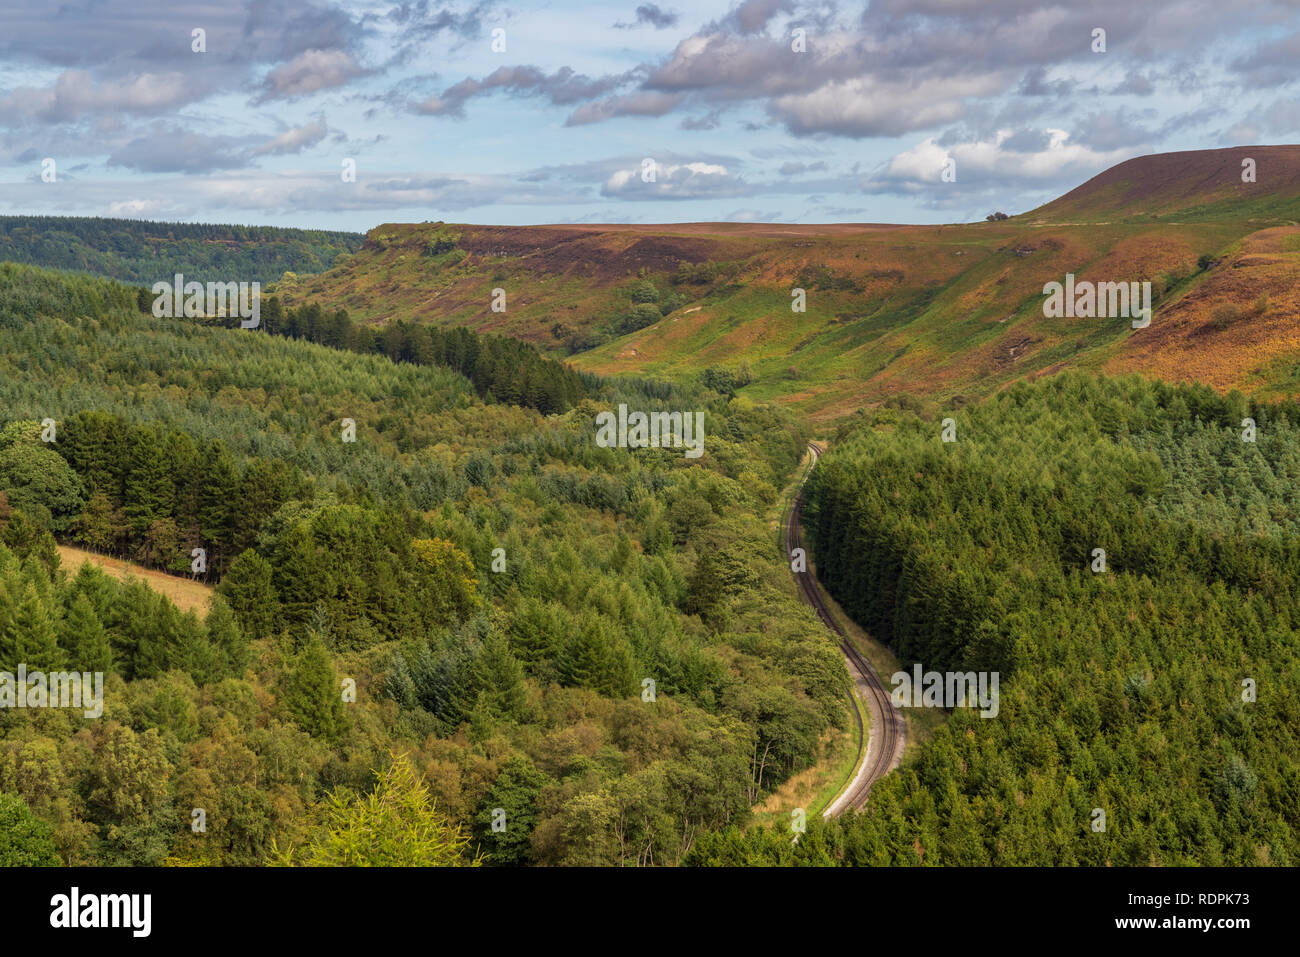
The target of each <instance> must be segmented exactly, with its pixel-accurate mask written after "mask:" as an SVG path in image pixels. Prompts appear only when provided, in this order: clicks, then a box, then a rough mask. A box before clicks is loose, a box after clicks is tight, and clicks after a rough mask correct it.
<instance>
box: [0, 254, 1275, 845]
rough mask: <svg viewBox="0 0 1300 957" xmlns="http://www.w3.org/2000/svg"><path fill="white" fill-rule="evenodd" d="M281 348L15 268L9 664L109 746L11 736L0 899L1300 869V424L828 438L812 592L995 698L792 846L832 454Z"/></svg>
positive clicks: (1020, 393) (1033, 404) (366, 345)
mask: <svg viewBox="0 0 1300 957" xmlns="http://www.w3.org/2000/svg"><path fill="white" fill-rule="evenodd" d="M264 316H270V322H268V323H267V327H266V328H264V329H259V330H243V329H238V328H225V327H224V326H223V325H222V324H220V323H218V322H207V321H194V320H173V319H157V318H154V317H153V316H152V315H151V314H149V313H148V312H146V311H142V308H141V300H140V294H139V292H138V290H137V289H135V288H132V287H130V286H124V285H120V284H118V283H115V282H111V281H108V280H103V279H94V278H90V277H83V276H76V275H72V274H67V273H56V272H51V271H46V270H41V269H36V268H32V267H27V266H19V265H13V264H0V410H3V412H2V414H0V672H14V671H15V669H16V668H17V667H18V666H19V665H20V664H24V665H26V666H27V667H28V668H29V669H35V668H43V669H46V670H58V669H65V668H66V669H75V670H78V671H101V672H103V673H104V674H105V676H106V682H105V689H104V711H103V715H102V717H99V718H87V717H85V716H84V715H83V714H82V713H81V712H80V711H76V710H68V709H55V708H46V709H28V710H17V709H8V708H6V709H0V823H3V824H4V829H3V830H4V832H5V834H7V835H11V837H6V838H0V863H22V864H32V863H37V864H55V863H68V864H172V865H193V864H270V865H281V866H293V865H302V864H306V865H320V864H451V865H466V866H505V865H518V864H540V865H672V864H687V865H701V866H718V865H742V864H744V865H753V864H797V865H803V864H809V865H859V866H861V865H904V864H906V865H915V864H925V865H933V864H939V865H950V864H961V865H967V864H1004V865H1005V864H1083V865H1097V866H1101V865H1176V864H1200V865H1217V864H1225V865H1242V864H1246V865H1263V864H1279V865H1289V864H1293V863H1294V862H1296V861H1297V859H1300V857H1298V855H1300V847H1298V846H1297V837H1296V835H1297V824H1298V823H1300V822H1298V821H1297V815H1298V814H1300V760H1298V759H1300V741H1297V732H1296V728H1297V727H1300V694H1298V693H1297V691H1296V689H1297V687H1300V648H1298V646H1297V644H1296V641H1295V635H1296V630H1297V625H1298V623H1300V537H1298V536H1297V532H1298V531H1300V491H1298V489H1300V442H1297V439H1298V438H1300V407H1297V405H1296V404H1295V403H1281V404H1264V403H1260V402H1256V401H1252V400H1248V399H1246V398H1244V397H1243V396H1241V395H1239V394H1237V393H1229V394H1227V395H1220V394H1218V393H1216V392H1214V391H1212V390H1210V389H1208V388H1205V387H1200V386H1170V385H1165V384H1161V383H1158V382H1152V381H1149V380H1144V379H1140V378H1106V377H1098V376H1093V375H1088V374H1084V373H1079V372H1068V373H1063V374H1060V375H1057V376H1054V377H1050V378H1044V379H1041V380H1039V381H1037V382H1034V383H1032V384H1028V383H1020V384H1016V385H1013V386H1011V387H1009V388H1007V389H1005V390H1003V391H1002V392H999V393H997V394H996V395H993V396H991V397H989V398H987V399H984V400H981V401H979V402H977V403H973V404H970V403H965V402H955V403H952V405H951V406H950V407H944V406H943V405H942V404H941V403H940V402H938V401H937V400H934V399H918V398H913V397H909V396H904V395H900V396H896V397H894V398H891V399H890V400H888V401H887V402H885V403H884V404H883V405H881V406H880V407H877V408H873V409H870V410H863V411H861V412H860V413H858V414H857V415H855V416H853V417H851V418H850V419H849V420H848V421H847V422H845V423H844V424H843V425H842V426H840V427H839V429H838V431H837V432H836V433H835V434H834V435H833V436H831V441H830V443H829V445H830V451H829V453H828V454H827V455H825V456H824V457H823V459H822V461H821V463H820V464H819V465H818V467H817V468H816V469H815V470H814V471H813V473H812V477H811V479H810V481H809V485H808V487H807V492H806V501H805V505H804V523H805V527H806V532H807V534H808V536H809V538H810V540H811V541H810V544H811V550H812V555H813V557H814V559H815V562H816V568H817V573H818V575H819V577H820V579H821V580H822V581H823V582H824V583H825V585H826V586H827V587H828V588H829V590H830V591H831V592H832V594H833V595H834V596H835V597H836V598H837V599H838V601H839V602H840V604H841V606H842V608H843V609H844V610H845V611H846V612H847V613H848V614H850V615H851V616H852V617H853V618H854V619H855V620H856V621H857V622H858V623H859V624H861V625H862V626H863V627H864V628H865V629H866V630H867V631H868V632H869V633H870V634H871V635H872V636H874V637H875V638H877V639H879V640H880V641H882V642H884V643H885V644H887V645H888V646H889V647H890V648H891V649H892V650H893V651H894V653H895V654H896V655H897V657H898V659H899V661H900V664H901V665H902V666H904V667H906V668H910V667H911V665H912V664H914V663H917V664H921V665H922V666H923V667H924V668H926V669H928V670H939V671H945V670H947V671H963V672H964V671H977V672H980V671H995V672H997V673H998V674H999V675H1000V678H1001V688H1000V701H999V708H998V709H997V714H996V716H995V717H992V718H988V719H985V718H981V717H980V714H979V712H978V711H975V710H971V709H965V708H957V709H954V710H953V711H952V712H951V713H949V714H948V715H947V717H946V718H945V719H944V720H943V721H942V722H941V723H940V724H938V725H937V726H936V728H935V729H934V730H933V731H932V733H931V734H929V735H928V736H926V737H925V738H924V739H923V740H922V741H921V742H920V743H919V745H917V746H915V747H914V753H909V756H908V757H907V759H906V760H905V762H904V764H903V766H902V767H901V768H900V769H898V770H897V771H896V772H894V773H892V774H890V775H888V776H887V777H885V778H884V779H882V780H881V781H879V782H878V783H877V784H876V785H875V786H874V788H873V791H872V797H871V800H870V802H869V804H868V805H867V807H866V809H865V810H864V811H862V812H861V813H856V814H853V813H850V814H846V815H845V816H842V817H840V818H836V819H834V820H830V821H825V820H822V819H821V818H820V816H818V815H809V822H808V830H807V832H806V833H804V834H801V835H799V840H798V841H792V839H791V834H790V832H789V828H788V825H784V826H769V825H766V824H763V823H762V822H761V821H759V820H758V819H757V817H756V815H755V814H754V808H755V807H756V806H757V805H759V804H761V803H762V802H763V801H764V800H765V799H766V798H767V797H768V796H770V795H772V794H773V792H774V791H775V790H776V789H777V788H779V787H780V786H781V785H782V784H783V783H784V782H787V781H789V779H790V778H791V777H792V776H794V775H797V774H799V773H800V772H801V771H804V770H806V769H809V768H811V767H812V766H813V765H814V764H816V763H817V762H818V761H820V760H822V759H823V757H824V748H823V744H824V741H825V740H826V736H827V734H828V733H829V732H830V731H831V730H833V729H844V728H847V727H849V724H850V721H851V718H850V716H849V714H848V712H847V709H846V700H847V699H846V691H847V689H848V675H847V672H846V669H845V666H844V662H843V659H842V658H841V656H840V654H839V652H838V650H837V649H836V647H835V645H834V643H833V641H832V640H831V638H830V636H829V635H828V633H827V632H826V630H825V629H824V628H823V627H822V626H821V625H820V624H819V622H818V621H817V620H816V619H815V618H814V617H813V615H812V614H811V612H810V611H809V610H808V609H807V608H805V607H804V606H803V605H802V604H801V603H800V601H799V600H798V598H797V597H796V593H795V591H794V588H793V585H792V583H791V578H790V569H789V566H788V565H787V564H786V563H785V561H784V560H783V559H782V556H781V555H780V554H779V553H778V552H777V550H776V549H775V548H774V536H773V524H772V521H773V520H774V516H775V514H776V512H777V510H778V507H779V501H778V500H779V498H780V492H779V490H781V489H784V488H786V487H787V486H788V484H789V483H790V481H791V480H792V478H793V476H794V473H795V470H796V467H797V465H798V463H799V462H800V460H801V457H802V455H803V451H804V447H805V443H806V440H807V438H808V430H807V427H806V425H804V424H803V423H801V422H800V421H799V420H798V419H797V418H795V417H794V416H793V415H792V414H791V413H789V412H787V411H784V410H781V409H780V408H776V407H773V406H765V405H758V404H755V403H754V402H752V401H750V400H748V399H746V398H745V396H744V395H743V392H741V391H740V389H741V384H742V379H740V378H737V375H736V374H733V373H732V372H729V371H728V370H725V369H713V370H711V371H710V374H707V375H701V376H699V377H698V378H697V379H696V380H695V381H690V382H678V383H665V382H657V381H650V380H645V379H635V378H627V379H617V380H615V379H602V378H598V377H595V376H590V375H583V376H578V375H577V374H575V373H571V372H570V371H569V370H568V369H567V367H565V366H564V365H563V364H562V363H558V362H555V361H554V360H549V359H544V358H543V357H541V356H540V355H538V354H537V353H536V352H535V351H534V350H532V349H531V348H530V347H526V346H522V345H519V344H517V343H510V342H508V340H499V339H495V338H493V337H478V336H474V335H473V334H471V333H468V332H457V331H447V330H432V329H427V328H424V327H414V326H408V325H394V326H390V327H385V328H371V327H368V326H362V325H358V324H354V323H353V322H352V321H351V320H350V319H348V317H347V315H346V313H345V312H343V311H342V310H338V311H335V312H333V313H331V312H329V311H327V310H322V309H321V308H319V307H318V306H307V307H302V308H299V309H292V310H281V309H278V308H274V307H272V308H268V309H267V310H265V311H264ZM510 383H514V384H515V386H516V388H514V389H510V388H507V385H508V384H510ZM525 383H533V384H534V385H535V386H536V388H534V389H532V390H530V389H528V388H520V387H519V386H520V385H521V384H525ZM620 402H625V403H627V404H628V405H629V407H632V408H638V409H644V410H647V411H652V410H665V411H667V410H672V409H686V408H689V409H703V410H704V411H705V413H706V414H707V416H708V417H709V422H710V427H709V439H708V442H707V443H706V446H705V455H704V456H703V457H702V458H701V459H699V460H690V459H685V458H684V457H683V456H681V455H680V454H675V453H674V452H673V450H671V449H637V450H628V449H615V448H602V447H600V446H599V445H597V443H596V442H595V416H596V414H597V412H599V411H600V410H601V409H604V408H609V407H611V406H613V405H616V404H617V403H620ZM349 423H350V426H349ZM51 428H53V432H51V431H50V429H51ZM350 430H351V431H350ZM947 439H951V441H947ZM59 543H64V544H74V545H78V546H81V547H83V548H87V549H90V550H91V551H94V552H98V553H101V554H104V555H109V556H114V557H119V558H126V559H129V560H131V561H134V562H137V563H139V564H141V565H144V566H147V567H150V568H155V569H160V570H164V571H168V572H171V573H173V574H180V575H187V576H190V577H195V578H198V579H199V580H201V581H204V582H207V583H209V584H211V585H212V586H214V595H213V598H212V600H211V604H210V608H209V610H208V611H207V612H206V614H197V613H195V612H182V611H180V610H179V609H178V608H176V606H174V605H173V604H171V602H170V601H169V600H168V599H167V598H165V597H163V596H162V595H160V594H157V593H155V592H153V591H151V590H150V589H149V588H148V587H147V586H146V585H145V584H144V583H143V582H141V581H138V580H128V581H125V582H121V581H117V580H116V579H113V578H110V577H109V576H108V575H106V574H105V573H103V572H102V571H99V570H96V569H95V568H94V567H93V566H89V565H87V566H83V567H81V568H69V567H64V566H63V565H62V564H61V559H60V557H59V553H58V551H57V550H56V545H57V544H59ZM196 550H201V551H202V554H203V556H204V559H205V562H204V564H203V566H202V568H201V569H200V570H196V569H195V567H194V565H193V556H194V555H195V551H196ZM1099 815H1100V817H1099ZM1099 821H1100V822H1101V826H1100V827H1099V826H1098V822H1099ZM197 823H201V824H202V827H198V826H197ZM412 835H415V836H412Z"/></svg>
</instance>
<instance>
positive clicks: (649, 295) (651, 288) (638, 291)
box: [628, 279, 659, 303]
mask: <svg viewBox="0 0 1300 957" xmlns="http://www.w3.org/2000/svg"><path fill="white" fill-rule="evenodd" d="M628 295H629V296H630V297H631V298H632V301H633V302H641V303H645V302H658V301H659V290H658V289H656V288H655V284H654V283H652V282H651V281H650V280H649V279H643V280H641V281H640V282H638V283H637V284H636V285H634V286H633V287H632V288H631V289H630V290H629V291H628Z"/></svg>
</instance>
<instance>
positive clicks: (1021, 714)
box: [689, 373, 1300, 866]
mask: <svg viewBox="0 0 1300 957" xmlns="http://www.w3.org/2000/svg"><path fill="white" fill-rule="evenodd" d="M893 405H894V406H895V407H894V408H883V409H881V410H879V411H877V412H876V413H874V414H873V415H871V416H869V417H865V416H864V417H863V418H864V421H862V422H860V423H857V424H854V425H851V426H848V427H846V428H845V429H844V430H843V432H842V434H841V436H840V442H839V443H838V448H837V450H836V451H834V452H832V453H831V454H830V455H828V456H827V458H826V460H825V461H824V462H823V463H822V465H821V466H819V468H818V469H817V471H816V472H815V473H814V475H813V477H812V479H811V481H810V488H809V501H808V504H807V507H806V512H805V514H806V520H807V522H808V525H809V527H810V531H811V532H812V534H813V538H814V542H815V545H814V549H815V552H816V555H817V558H818V561H819V572H820V577H821V579H822V581H823V582H825V583H826V585H827V587H828V588H829V589H830V591H831V592H832V594H834V595H835V596H836V597H837V598H838V599H839V600H840V601H841V602H842V604H843V607H844V609H845V610H846V611H847V612H849V613H850V614H851V615H852V616H853V617H854V619H855V620H857V621H859V622H861V623H862V625H863V626H864V627H865V628H867V629H868V631H870V632H871V634H873V635H875V636H878V637H879V638H880V639H882V640H884V641H886V642H887V643H888V644H890V646H891V647H892V648H894V649H895V650H896V652H897V654H898V656H899V658H900V660H902V661H903V662H905V663H908V664H910V663H911V662H920V663H922V664H924V665H925V667H926V668H930V667H933V668H935V669H938V670H940V671H956V672H966V671H996V672H999V673H1000V674H1001V677H1002V687H1001V693H1000V712H999V714H998V715H997V717H996V718H995V719H992V720H986V719H983V718H981V716H980V713H979V712H978V711H975V710H971V709H967V708H956V709H954V710H953V712H952V714H951V716H950V717H949V718H948V720H947V721H946V723H945V724H944V726H943V727H941V728H940V729H939V730H938V731H937V732H936V734H935V735H934V737H933V739H931V740H930V741H928V742H927V744H926V746H925V747H924V748H922V749H921V750H920V751H919V753H918V754H917V756H916V759H915V760H914V761H911V762H909V763H907V764H905V765H904V767H903V768H902V769H901V770H900V772H899V773H897V774H895V775H891V776H889V777H887V778H885V779H884V780H882V781H881V782H879V783H878V784H877V785H876V786H875V788H874V789H873V791H872V797H871V802H870V804H869V806H868V807H867V809H866V812H865V813H864V814H861V815H858V816H856V817H850V818H840V819H837V820H835V821H833V822H830V823H824V822H821V821H818V822H816V824H815V825H810V828H809V832H808V834H807V835H805V837H804V839H803V840H801V841H800V842H799V843H798V845H791V843H790V842H789V840H788V839H786V838H784V837H783V836H781V835H779V834H775V833H773V832H770V831H764V830H761V829H757V830H751V831H750V832H748V833H747V834H745V835H742V834H741V833H740V832H739V831H738V830H736V829H734V828H732V829H729V830H728V831H726V832H724V833H721V834H713V835H710V836H709V837H707V838H705V839H703V840H702V841H700V842H699V843H697V845H696V846H695V848H693V849H692V851H691V854H690V855H689V859H690V860H691V861H692V862H694V863H709V864H718V863H730V864H738V863H750V864H752V863H850V864H861V865H870V864H955V865H978V864H1080V865H1138V866H1155V865H1188V864H1199V865H1258V864H1278V865H1293V864H1295V863H1296V862H1297V860H1298V855H1300V843H1298V842H1297V833H1300V831H1298V829H1297V825H1298V824H1300V737H1298V736H1297V728H1300V696H1298V695H1297V693H1296V688H1297V681H1298V680H1300V646H1297V644H1296V641H1295V635H1296V630H1297V627H1300V538H1297V536H1296V532H1297V522H1298V521H1300V491H1298V490H1300V483H1298V480H1300V441H1298V440H1300V409H1298V408H1297V406H1296V404H1295V403H1286V404H1277V405H1261V404H1258V403H1254V402H1248V401H1247V400H1246V399H1244V398H1243V397H1242V396H1240V395H1239V394H1229V395H1227V396H1222V395H1219V394H1216V393H1215V392H1213V391H1211V390H1210V389H1207V388H1204V387H1170V386H1165V385H1161V384H1157V383H1151V382H1148V381H1144V380H1141V379H1137V378H1124V379H1099V378H1095V377H1090V376H1086V375H1083V374H1078V373H1066V374H1063V375H1061V376H1058V377H1055V378H1052V379H1048V380H1044V381H1040V382H1038V383H1035V384H1033V385H1025V384H1020V385H1016V386H1013V387H1012V388H1010V389H1008V390H1007V391H1005V392H1003V393H1001V394H999V395H998V396H996V397H995V398H992V399H989V400H987V401H985V402H983V403H980V404H978V405H974V406H969V407H966V408H963V409H961V410H958V411H955V412H951V413H945V417H948V416H951V418H952V420H953V422H952V424H953V425H954V426H955V430H954V433H953V434H952V441H949V442H944V441H943V439H942V430H941V425H940V422H939V421H938V419H937V418H935V419H927V418H923V417H921V416H919V415H917V414H916V412H915V411H912V410H911V409H910V408H909V403H908V402H906V401H901V402H897V403H893ZM1099 550H1100V551H1099ZM1103 553H1104V554H1103ZM1098 809H1100V810H1101V811H1102V812H1104V813H1105V825H1106V826H1105V828H1104V829H1098V828H1096V827H1094V826H1093V825H1094V821H1096V820H1099V818H1098V816H1097V810H1098Z"/></svg>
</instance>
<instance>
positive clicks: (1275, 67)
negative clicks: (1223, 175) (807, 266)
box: [0, 0, 1300, 231]
mask: <svg viewBox="0 0 1300 957" xmlns="http://www.w3.org/2000/svg"><path fill="white" fill-rule="evenodd" d="M1098 31H1104V34H1103V33H1099V32H1098ZM1294 142H1300V0H1099V2H1094V3H1086V2H1079V0H1062V2H1058V0H1039V2H1018V0H873V2H870V3H865V4H864V3H846V2H814V3H802V2H796V0H745V2H743V3H735V2H730V0H700V2H695V0H692V2H689V3H687V2H682V0H669V2H665V3H662V4H656V3H637V2H636V0H627V2H609V3H605V2H580V0H574V2H567V0H566V2H549V3H548V2H537V3H515V2H510V3H499V2H495V0H482V2H466V3H459V2H457V3H437V2H431V0H420V2H401V3H393V2H389V0H348V2H343V0H339V2H328V0H319V2H306V0H210V2H185V0H70V2H66V3H62V4H60V3H58V0H53V2H48V3H47V2H31V0H0V213H4V214H18V213H23V214H49V215H78V216H115V217H127V218H134V219H161V220H173V221H187V222H219V223H249V224H259V225H272V226H303V227H313V228H324V229H347V230H356V231H365V230H367V229H370V228H372V227H374V226H377V225H379V224H381V223H385V222H421V221H434V220H444V221H448V222H469V223H488V224H520V225H527V224H536V223H583V222H630V223H657V222H704V221H708V222H716V221H751V222H797V223H821V222H895V223H949V222H967V221H971V220H978V219H982V218H983V217H984V216H985V215H986V214H988V213H990V212H992V211H994V210H1000V211H1005V212H1007V213H1018V212H1023V211H1025V210H1027V209H1032V208H1033V207H1035V206H1037V205H1040V204H1041V203H1043V202H1046V201H1048V200H1050V199H1052V198H1053V197H1055V196H1057V195H1059V194H1061V193H1063V192H1066V191H1068V190H1069V189H1071V188H1073V187H1074V186H1077V185H1078V184H1080V183H1082V182H1084V181H1085V180H1087V179H1088V178H1089V177H1091V176H1094V175H1096V174H1097V173H1099V172H1101V171H1102V170H1104V169H1106V168H1107V167H1110V166H1113V165H1114V164H1116V163H1118V162H1121V161H1123V160H1125V159H1128V158H1130V157H1133V156H1138V155H1143V154H1147V153H1153V152H1166V151H1172V150H1186V149H1208V148H1215V147H1224V146H1244V145H1255V144H1282V143H1294ZM945 171H946V175H945Z"/></svg>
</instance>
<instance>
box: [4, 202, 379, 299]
mask: <svg viewBox="0 0 1300 957" xmlns="http://www.w3.org/2000/svg"><path fill="white" fill-rule="evenodd" d="M362 238H363V237H362V236H361V235H360V234H358V233H344V232H327V231H325V230H319V229H279V228H276V227H272V226H222V225H213V224H208V223H156V222H149V221H147V220H139V219H102V218H93V217H82V216H0V261H8V262H16V263H23V264H25V265H30V266H43V267H45V268H47V269H70V270H75V271H77V272H85V273H91V274H93V275H97V276H106V277H108V278H109V279H119V280H122V281H123V282H131V283H146V284H150V285H152V284H153V283H155V282H158V281H159V280H165V279H170V278H171V276H172V275H173V274H175V273H178V272H180V273H188V274H190V275H193V276H195V277H196V278H203V279H205V280H206V279H213V280H214V281H215V280H217V279H220V280H221V281H223V282H224V281H237V282H261V283H268V282H272V281H274V280H276V279H279V278H280V277H281V276H282V275H283V274H284V273H285V272H286V271H289V272H306V273H315V272H322V271H323V270H325V269H328V268H329V267H330V266H332V265H334V263H335V261H336V260H337V259H338V257H339V256H340V255H341V254H345V253H352V252H355V251H356V250H357V249H359V248H360V246H361V242H362Z"/></svg>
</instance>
